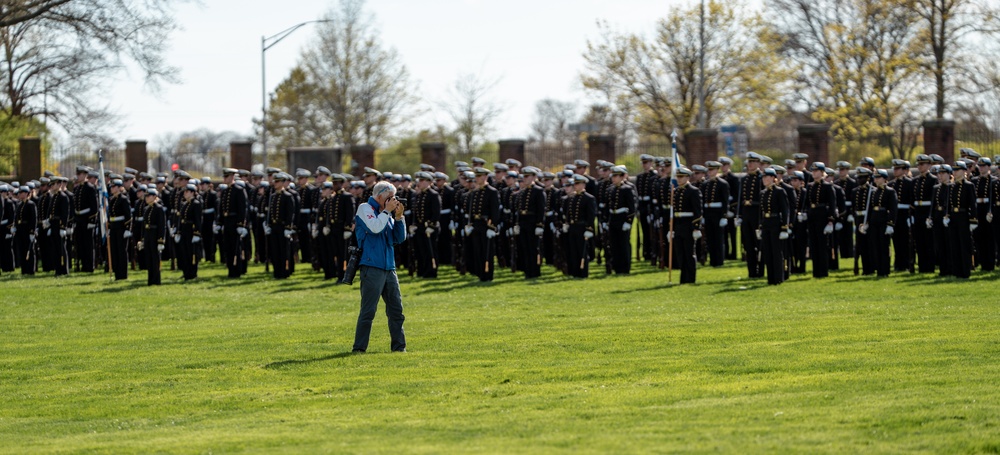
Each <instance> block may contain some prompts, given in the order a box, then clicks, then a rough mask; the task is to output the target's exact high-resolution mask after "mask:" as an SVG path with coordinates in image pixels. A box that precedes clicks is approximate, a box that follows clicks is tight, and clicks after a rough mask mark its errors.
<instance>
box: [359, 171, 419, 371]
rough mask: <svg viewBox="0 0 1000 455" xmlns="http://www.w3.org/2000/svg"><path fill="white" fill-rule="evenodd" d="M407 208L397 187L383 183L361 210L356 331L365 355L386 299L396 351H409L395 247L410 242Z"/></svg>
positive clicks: (380, 183)
mask: <svg viewBox="0 0 1000 455" xmlns="http://www.w3.org/2000/svg"><path fill="white" fill-rule="evenodd" d="M403 210H404V209H403V205H402V204H401V203H400V202H399V200H398V199H396V188H395V187H394V186H393V185H392V183H389V182H379V183H376V184H375V186H374V187H373V188H372V190H371V197H369V198H368V202H367V203H365V204H361V206H360V207H358V211H357V215H356V216H355V225H356V227H355V236H356V237H357V240H358V247H360V248H361V250H362V252H361V263H360V264H361V265H360V267H361V270H360V273H361V312H360V314H359V315H358V325H357V329H356V330H355V332H354V350H353V351H354V352H357V353H360V352H365V351H366V350H367V349H368V339H369V337H370V335H371V331H372V320H373V319H375V311H376V310H377V309H378V299H379V296H382V297H383V299H384V300H385V313H386V316H387V317H388V319H389V336H390V337H391V339H392V343H391V346H390V347H391V349H392V351H393V352H406V337H405V336H404V334H403V320H404V319H405V318H404V317H403V299H402V295H401V294H400V292H399V278H398V277H397V276H396V261H395V254H394V251H393V245H398V244H400V243H402V242H403V241H404V240H406V222H405V221H404V220H403Z"/></svg>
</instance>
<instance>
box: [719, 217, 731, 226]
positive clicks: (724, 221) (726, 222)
mask: <svg viewBox="0 0 1000 455" xmlns="http://www.w3.org/2000/svg"><path fill="white" fill-rule="evenodd" d="M726 226H729V218H723V219H721V220H719V227H726Z"/></svg>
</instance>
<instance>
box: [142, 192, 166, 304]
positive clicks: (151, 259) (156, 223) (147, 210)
mask: <svg viewBox="0 0 1000 455" xmlns="http://www.w3.org/2000/svg"><path fill="white" fill-rule="evenodd" d="M166 210H167V209H166V208H165V207H163V205H162V204H160V202H159V201H156V202H154V203H152V204H146V205H145V207H143V211H142V218H143V224H142V226H143V228H142V249H143V255H144V256H146V268H147V273H148V275H147V279H146V284H148V285H150V286H152V285H157V284H160V266H161V259H160V248H161V245H163V247H165V246H166V245H165V242H166V235H167V212H166Z"/></svg>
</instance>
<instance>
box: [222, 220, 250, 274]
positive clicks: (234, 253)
mask: <svg viewBox="0 0 1000 455" xmlns="http://www.w3.org/2000/svg"><path fill="white" fill-rule="evenodd" d="M221 234H222V253H223V254H222V260H223V261H225V262H226V268H228V269H229V278H239V277H240V276H241V275H243V265H242V263H245V262H246V257H245V256H243V255H242V254H241V251H242V249H243V248H242V246H241V245H242V244H243V239H241V238H240V235H239V233H237V232H236V225H235V224H234V225H230V226H225V227H223V229H222V232H221Z"/></svg>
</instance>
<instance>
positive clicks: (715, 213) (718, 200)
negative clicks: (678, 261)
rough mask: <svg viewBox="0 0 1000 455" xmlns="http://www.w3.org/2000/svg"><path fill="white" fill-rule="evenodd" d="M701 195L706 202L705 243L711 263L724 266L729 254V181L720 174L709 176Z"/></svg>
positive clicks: (713, 265) (703, 184) (715, 265)
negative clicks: (727, 213)
mask: <svg viewBox="0 0 1000 455" xmlns="http://www.w3.org/2000/svg"><path fill="white" fill-rule="evenodd" d="M701 195H702V198H703V199H704V203H705V223H704V226H705V245H706V246H707V248H708V258H709V265H711V266H712V267H722V264H723V263H724V262H725V259H726V256H727V255H726V228H727V227H728V226H729V218H726V212H727V211H729V197H730V196H729V195H730V190H729V182H727V181H726V180H725V179H724V178H722V177H721V176H718V175H717V176H715V177H714V178H709V179H707V180H705V182H704V183H702V187H701ZM722 220H726V221H724V222H723V221H722ZM723 223H724V225H723Z"/></svg>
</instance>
